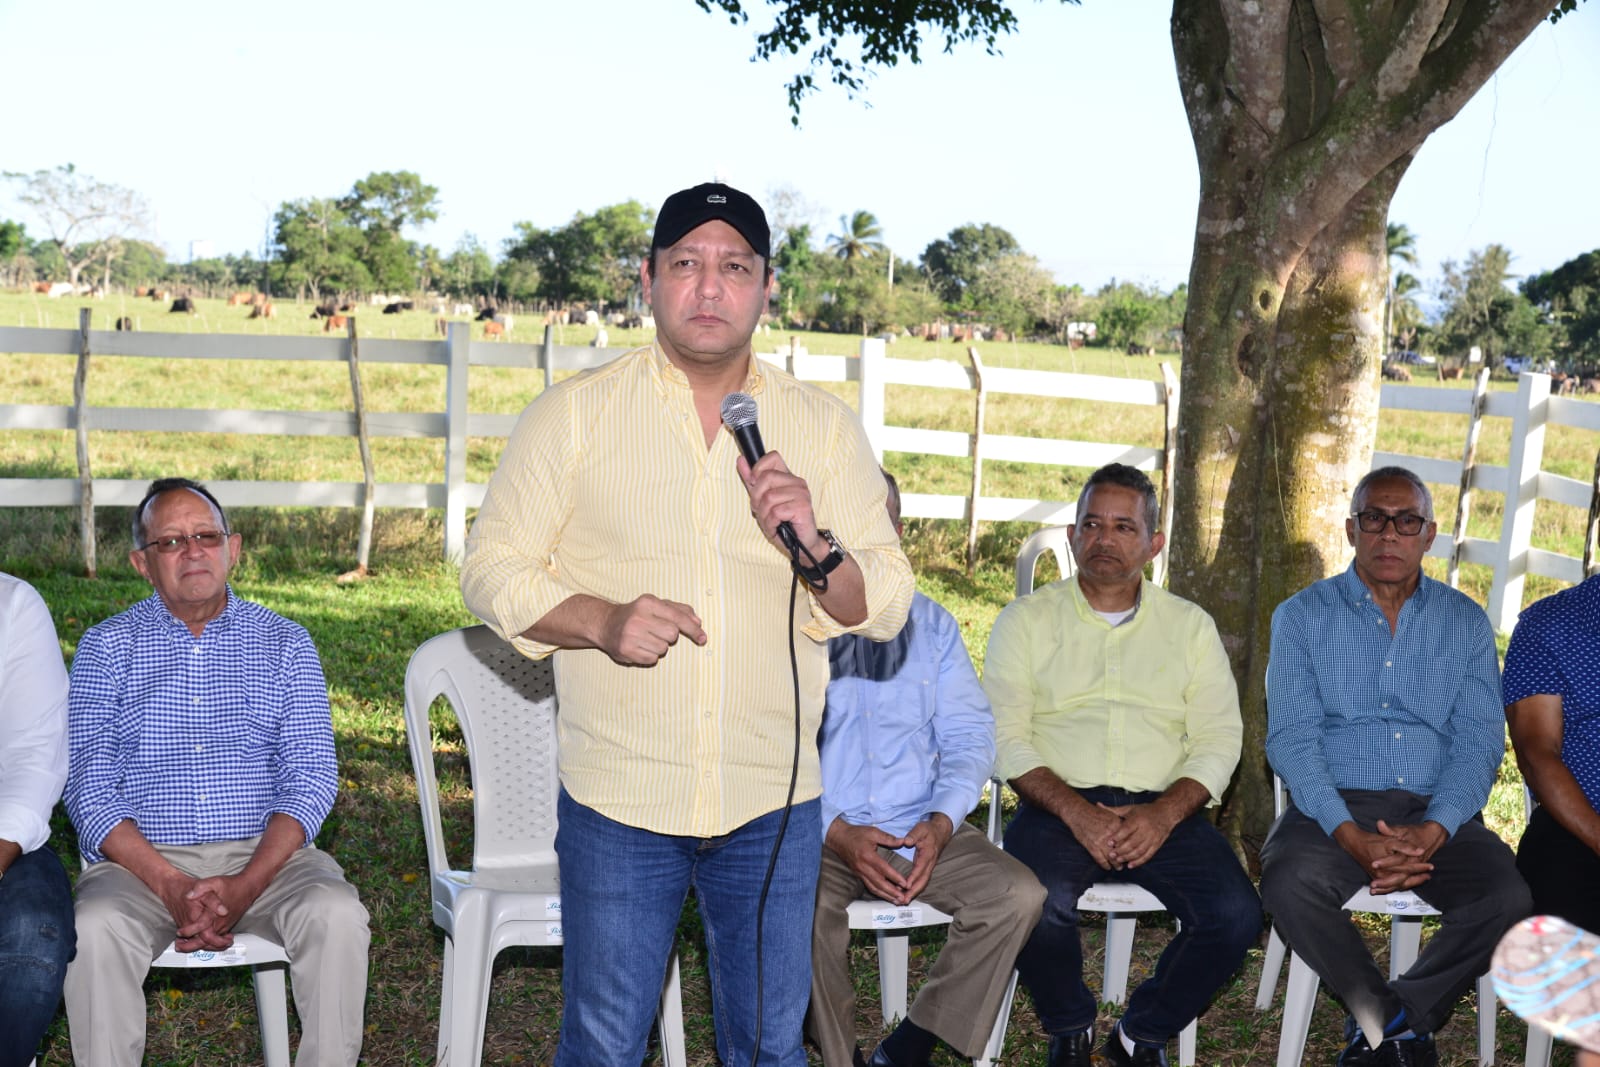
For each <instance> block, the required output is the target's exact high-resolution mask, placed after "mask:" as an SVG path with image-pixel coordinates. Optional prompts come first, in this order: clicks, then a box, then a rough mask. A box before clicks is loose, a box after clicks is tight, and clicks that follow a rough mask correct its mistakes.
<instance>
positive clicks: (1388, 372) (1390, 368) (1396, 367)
mask: <svg viewBox="0 0 1600 1067" xmlns="http://www.w3.org/2000/svg"><path fill="white" fill-rule="evenodd" d="M1383 376H1384V377H1385V378H1387V379H1389V380H1390V381H1391V382H1409V381H1410V380H1411V372H1410V371H1409V370H1407V369H1406V368H1404V367H1402V366H1401V365H1400V364H1398V363H1385V364H1384V365H1383Z"/></svg>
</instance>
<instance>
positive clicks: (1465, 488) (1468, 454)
mask: <svg viewBox="0 0 1600 1067" xmlns="http://www.w3.org/2000/svg"><path fill="white" fill-rule="evenodd" d="M1488 400H1489V368H1488V367H1485V368H1483V370H1481V371H1479V372H1478V380H1477V381H1476V382H1474V383H1473V386H1472V414H1471V416H1470V421H1468V423H1467V444H1466V447H1465V448H1464V449H1462V452H1461V491H1460V492H1459V493H1457V494H1456V525H1455V535H1454V539H1453V541H1452V543H1451V545H1450V567H1449V569H1448V571H1447V572H1446V574H1445V580H1446V581H1448V582H1449V583H1450V588H1451V589H1459V588H1460V584H1459V579H1460V577H1461V546H1462V545H1464V544H1466V541H1467V522H1468V520H1469V519H1471V518H1472V470H1473V468H1474V467H1476V466H1477V465H1478V432H1479V431H1480V430H1482V429H1483V409H1484V405H1486V404H1487V403H1488Z"/></svg>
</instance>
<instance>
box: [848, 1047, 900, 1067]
mask: <svg viewBox="0 0 1600 1067" xmlns="http://www.w3.org/2000/svg"><path fill="white" fill-rule="evenodd" d="M856 1063H857V1064H860V1063H861V1050H860V1049H856ZM866 1067H900V1065H899V1064H898V1063H896V1062H894V1061H893V1060H891V1059H890V1058H889V1054H888V1053H887V1052H885V1051H883V1046H882V1045H879V1046H878V1047H877V1048H875V1049H873V1050H872V1058H871V1059H869V1060H867V1062H866Z"/></svg>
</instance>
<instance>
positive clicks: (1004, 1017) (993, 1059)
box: [972, 969, 1017, 1067]
mask: <svg viewBox="0 0 1600 1067" xmlns="http://www.w3.org/2000/svg"><path fill="white" fill-rule="evenodd" d="M1016 995H1017V972H1016V970H1015V969H1013V970H1012V972H1011V981H1010V982H1009V983H1008V984H1007V985H1006V995H1005V997H1004V998H1003V999H1002V1000H1001V1001H1000V1014H998V1015H996V1016H995V1018H994V1029H993V1030H991V1031H989V1043H988V1044H987V1045H986V1046H984V1049H983V1055H981V1056H979V1057H978V1058H977V1059H975V1060H973V1061H972V1064H973V1067H993V1065H994V1064H995V1063H998V1062H999V1060H1000V1054H1001V1053H1002V1052H1004V1051H1005V1047H1006V1023H1008V1022H1010V1021H1011V1003H1012V1001H1013V1000H1014V999H1015V998H1016Z"/></svg>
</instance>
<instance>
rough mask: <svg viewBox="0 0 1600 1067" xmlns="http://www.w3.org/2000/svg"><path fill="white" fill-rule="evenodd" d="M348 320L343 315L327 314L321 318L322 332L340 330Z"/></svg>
mask: <svg viewBox="0 0 1600 1067" xmlns="http://www.w3.org/2000/svg"><path fill="white" fill-rule="evenodd" d="M349 321H350V320H349V319H347V318H345V317H344V316H343V315H329V316H328V317H327V318H325V319H323V320H322V332H323V333H332V332H333V331H334V330H342V329H344V324H345V323H347V322H349Z"/></svg>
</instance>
